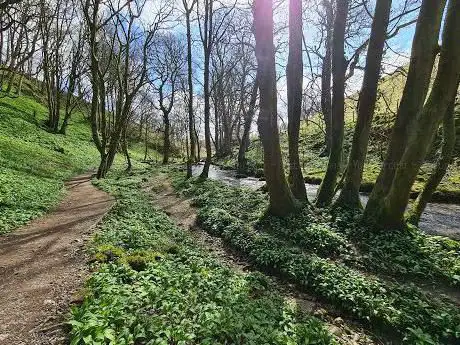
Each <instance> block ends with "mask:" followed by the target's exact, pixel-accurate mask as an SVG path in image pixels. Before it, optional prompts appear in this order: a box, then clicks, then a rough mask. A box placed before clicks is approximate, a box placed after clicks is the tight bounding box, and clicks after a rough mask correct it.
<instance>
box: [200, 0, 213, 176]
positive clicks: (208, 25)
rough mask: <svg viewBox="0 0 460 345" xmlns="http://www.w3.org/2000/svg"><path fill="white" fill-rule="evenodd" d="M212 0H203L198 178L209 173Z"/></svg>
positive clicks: (210, 154) (210, 152)
mask: <svg viewBox="0 0 460 345" xmlns="http://www.w3.org/2000/svg"><path fill="white" fill-rule="evenodd" d="M213 1H214V0H205V5H204V6H205V19H204V39H203V47H204V71H203V93H204V142H205V147H206V160H205V162H204V167H203V171H202V172H201V174H200V178H202V179H206V178H208V174H209V167H210V166H211V157H212V149H211V128H210V117H211V104H210V97H211V95H210V90H209V76H210V73H209V72H210V71H209V64H210V58H211V48H212V42H211V40H212V39H213V38H212V37H210V36H211V34H212V17H213V13H212V11H213V9H212V5H213Z"/></svg>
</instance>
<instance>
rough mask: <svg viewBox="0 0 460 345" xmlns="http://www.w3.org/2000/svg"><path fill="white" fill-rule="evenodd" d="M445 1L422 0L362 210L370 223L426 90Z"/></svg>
mask: <svg viewBox="0 0 460 345" xmlns="http://www.w3.org/2000/svg"><path fill="white" fill-rule="evenodd" d="M445 4H446V0H439V1H432V0H423V2H422V6H421V8H420V14H419V17H418V20H417V26H416V29H415V36H414V40H413V43H412V53H411V60H410V64H409V72H408V75H407V80H406V84H405V86H404V91H403V95H402V98H401V102H400V105H399V108H398V113H397V116H396V122H395V124H394V126H393V131H392V134H391V139H390V144H389V146H388V149H387V153H386V157H385V161H384V163H383V166H382V169H381V170H380V173H379V176H378V178H377V181H376V184H375V186H374V188H373V190H372V193H371V195H370V197H369V201H368V203H367V205H366V209H365V211H364V219H365V220H366V221H369V222H373V220H374V218H375V217H374V213H375V212H378V210H379V208H381V207H382V203H383V200H384V198H385V196H386V194H387V193H388V191H389V189H390V186H391V182H392V181H393V177H394V174H395V171H396V169H397V167H398V165H399V161H400V160H401V157H402V155H403V153H404V149H405V148H406V144H407V138H408V137H409V132H410V129H411V126H412V123H413V121H414V119H415V117H416V116H417V114H418V112H419V111H420V110H421V108H422V107H423V103H424V101H425V98H426V94H427V92H428V88H429V85H430V80H431V73H432V70H433V64H434V61H435V57H436V54H437V52H438V51H439V46H438V37H439V30H440V26H441V19H442V15H443V12H444V7H445Z"/></svg>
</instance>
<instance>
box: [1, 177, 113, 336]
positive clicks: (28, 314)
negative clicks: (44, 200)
mask: <svg viewBox="0 0 460 345" xmlns="http://www.w3.org/2000/svg"><path fill="white" fill-rule="evenodd" d="M90 179H91V176H90V175H88V174H87V175H81V176H77V177H75V178H73V179H72V180H70V181H68V182H67V183H66V187H67V190H68V193H67V196H66V197H65V199H64V200H63V201H62V202H61V203H60V205H59V206H58V208H57V209H56V210H55V211H53V212H51V213H50V214H48V215H46V216H44V217H43V218H40V219H37V220H35V221H33V222H31V223H30V224H28V225H27V226H25V227H22V228H20V229H18V230H17V231H15V232H14V233H11V234H9V235H7V236H4V237H0V344H1V345H3V344H5V345H6V344H8V345H9V344H11V345H12V344H14V345H22V344H24V345H25V344H27V345H29V344H33V345H36V344H43V345H44V344H47V345H48V344H62V343H64V342H65V331H64V327H63V322H64V317H65V313H67V312H68V308H69V304H70V303H71V301H72V298H73V295H74V294H75V292H77V291H78V290H79V289H80V288H81V286H82V283H83V281H84V279H85V276H86V273H87V272H86V269H87V268H86V258H85V253H84V250H83V247H84V243H85V241H86V239H87V238H88V237H89V235H90V234H91V232H92V229H93V228H94V226H95V225H96V224H97V223H98V222H99V221H100V219H101V218H102V216H103V215H104V214H105V213H106V212H107V211H108V210H109V209H110V207H111V206H112V205H113V202H114V200H113V198H112V197H110V196H109V195H108V194H106V193H105V192H102V191H100V190H98V189H97V188H96V187H94V186H93V185H92V184H91V181H90Z"/></svg>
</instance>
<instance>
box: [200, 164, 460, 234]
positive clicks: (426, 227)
mask: <svg viewBox="0 0 460 345" xmlns="http://www.w3.org/2000/svg"><path fill="white" fill-rule="evenodd" d="M201 169H202V165H197V166H195V167H194V175H198V174H199V173H200V172H201ZM209 178H210V179H214V180H219V181H222V182H224V183H226V184H228V185H231V186H235V187H247V188H251V189H253V190H255V189H259V188H261V187H263V186H264V185H265V181H263V179H260V178H256V177H246V178H244V177H237V174H236V171H235V170H231V169H229V168H226V169H221V168H220V167H219V166H218V165H211V168H210V171H209ZM305 186H306V189H307V195H308V198H309V200H314V198H315V196H316V192H317V191H318V188H319V185H318V184H310V183H306V184H305ZM367 199H368V197H367V195H366V194H365V193H363V194H361V202H362V203H363V204H364V205H365V204H366V202H367ZM419 228H420V229H421V230H422V231H424V232H426V233H428V234H432V235H442V236H448V237H450V238H453V239H456V240H460V205H457V204H452V203H433V202H430V203H428V205H427V207H426V209H425V212H424V213H423V214H422V217H421V219H420V223H419Z"/></svg>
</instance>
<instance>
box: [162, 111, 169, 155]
mask: <svg viewBox="0 0 460 345" xmlns="http://www.w3.org/2000/svg"><path fill="white" fill-rule="evenodd" d="M163 125H164V134H163V164H168V163H169V155H170V151H171V140H170V131H171V129H170V127H171V126H170V122H169V114H163Z"/></svg>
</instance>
